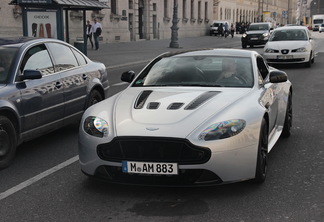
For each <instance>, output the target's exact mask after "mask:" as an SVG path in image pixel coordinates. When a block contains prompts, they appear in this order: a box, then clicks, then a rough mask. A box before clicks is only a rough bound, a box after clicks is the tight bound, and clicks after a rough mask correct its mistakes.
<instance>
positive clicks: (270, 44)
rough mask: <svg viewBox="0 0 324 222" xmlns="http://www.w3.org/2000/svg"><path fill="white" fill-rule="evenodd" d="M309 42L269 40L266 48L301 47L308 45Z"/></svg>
mask: <svg viewBox="0 0 324 222" xmlns="http://www.w3.org/2000/svg"><path fill="white" fill-rule="evenodd" d="M307 44H308V42H307V41H271V42H267V45H266V47H265V48H272V49H278V50H280V49H298V48H301V47H306V46H307Z"/></svg>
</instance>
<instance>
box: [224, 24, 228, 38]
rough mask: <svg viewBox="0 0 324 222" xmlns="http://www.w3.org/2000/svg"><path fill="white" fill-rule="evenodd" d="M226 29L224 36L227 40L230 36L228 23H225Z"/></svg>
mask: <svg viewBox="0 0 324 222" xmlns="http://www.w3.org/2000/svg"><path fill="white" fill-rule="evenodd" d="M224 29H225V31H224V35H225V38H226V37H227V36H228V23H227V22H225V24H224Z"/></svg>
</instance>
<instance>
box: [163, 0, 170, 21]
mask: <svg viewBox="0 0 324 222" xmlns="http://www.w3.org/2000/svg"><path fill="white" fill-rule="evenodd" d="M168 9H169V5H168V0H164V17H165V18H168V17H169V16H168V15H169V13H168Z"/></svg>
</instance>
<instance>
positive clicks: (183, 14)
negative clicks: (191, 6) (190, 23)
mask: <svg viewBox="0 0 324 222" xmlns="http://www.w3.org/2000/svg"><path fill="white" fill-rule="evenodd" d="M182 18H187V0H183V1H182Z"/></svg>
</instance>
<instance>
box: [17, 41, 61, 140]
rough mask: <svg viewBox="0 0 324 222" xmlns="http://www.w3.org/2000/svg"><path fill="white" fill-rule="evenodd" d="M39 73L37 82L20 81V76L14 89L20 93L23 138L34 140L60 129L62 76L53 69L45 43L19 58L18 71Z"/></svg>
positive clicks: (30, 49) (32, 48)
mask: <svg viewBox="0 0 324 222" xmlns="http://www.w3.org/2000/svg"><path fill="white" fill-rule="evenodd" d="M25 70H38V71H40V72H41V74H42V77H41V78H40V79H28V80H24V81H21V80H20V79H19V77H20V76H19V75H18V76H17V79H16V87H17V88H18V89H19V90H20V93H21V107H22V114H21V116H22V118H21V123H22V136H23V137H27V138H29V137H34V135H39V134H41V133H44V132H46V131H49V130H53V129H56V128H58V127H60V126H62V124H63V122H62V119H63V111H64V98H63V84H62V80H61V76H60V74H59V73H56V72H55V70H54V64H53V62H52V59H51V57H50V54H49V52H48V50H47V47H46V46H45V44H39V45H36V46H33V47H31V48H29V49H28V50H27V51H26V53H25V54H24V55H23V56H22V58H21V64H20V67H19V72H21V73H22V75H23V74H24V71H25Z"/></svg>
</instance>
